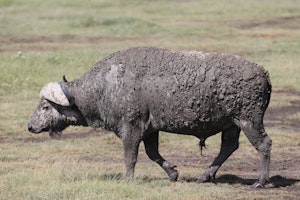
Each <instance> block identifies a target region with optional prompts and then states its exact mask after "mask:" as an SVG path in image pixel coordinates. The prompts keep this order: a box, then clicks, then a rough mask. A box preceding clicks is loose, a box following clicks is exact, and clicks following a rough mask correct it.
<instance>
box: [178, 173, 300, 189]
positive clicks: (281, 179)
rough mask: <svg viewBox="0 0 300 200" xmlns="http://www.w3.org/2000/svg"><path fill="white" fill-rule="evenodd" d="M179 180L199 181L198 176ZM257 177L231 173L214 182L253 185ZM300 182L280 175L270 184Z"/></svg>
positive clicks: (285, 184) (283, 185) (286, 184)
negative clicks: (250, 177) (245, 177)
mask: <svg viewBox="0 0 300 200" xmlns="http://www.w3.org/2000/svg"><path fill="white" fill-rule="evenodd" d="M179 181H182V182H197V179H196V178H190V177H182V178H180V180H179ZM255 181H256V179H243V178H240V177H238V176H236V175H231V174H225V175H222V176H220V177H218V178H216V179H215V180H213V181H212V182H213V183H215V184H218V183H228V184H242V185H252V184H253V183H254V182H255ZM298 182H300V179H292V178H285V177H282V176H280V175H276V176H272V177H271V178H270V179H269V181H268V184H271V185H272V186H271V188H279V187H287V186H292V185H294V184H296V183H298Z"/></svg>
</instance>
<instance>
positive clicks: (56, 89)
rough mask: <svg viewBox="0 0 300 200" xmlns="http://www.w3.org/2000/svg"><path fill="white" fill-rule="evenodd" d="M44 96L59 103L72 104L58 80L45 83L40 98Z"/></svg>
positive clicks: (63, 104)
mask: <svg viewBox="0 0 300 200" xmlns="http://www.w3.org/2000/svg"><path fill="white" fill-rule="evenodd" d="M42 97H43V98H45V99H47V100H49V101H52V102H53V103H56V104H58V105H62V106H71V104H70V102H69V100H68V98H67V97H66V95H65V94H64V92H63V90H62V88H61V86H60V84H59V83H57V82H50V83H48V84H47V85H45V86H44V87H43V88H42V90H41V91H40V98H42Z"/></svg>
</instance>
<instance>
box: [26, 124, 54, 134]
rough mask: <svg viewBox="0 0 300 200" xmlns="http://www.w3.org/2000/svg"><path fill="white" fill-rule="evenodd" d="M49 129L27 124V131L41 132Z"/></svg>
mask: <svg viewBox="0 0 300 200" xmlns="http://www.w3.org/2000/svg"><path fill="white" fill-rule="evenodd" d="M48 130H49V128H34V127H32V126H31V125H28V131H29V132H31V133H35V134H38V133H42V132H47V131H48Z"/></svg>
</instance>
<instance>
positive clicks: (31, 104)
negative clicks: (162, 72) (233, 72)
mask: <svg viewBox="0 0 300 200" xmlns="http://www.w3.org/2000/svg"><path fill="white" fill-rule="evenodd" d="M299 13H300V4H299V2H298V1H294V0H287V1H275V2H274V1H270V0H263V1H235V0H230V1H226V2H218V3H214V2H213V1H201V2H199V1H193V0H191V1H167V0H166V1H164V0H161V1H140V0H130V1H118V0H116V1H106V0H101V1H98V0H92V1H89V2H88V3H87V2H84V1H79V0H74V1H69V0H67V1H58V0H54V1H45V2H41V1H36V0H29V1H21V0H13V1H12V0H0V44H1V45H0V179H1V181H0V199H202V198H203V199H297V198H298V197H299V196H300V193H299V188H300V183H299V179H300V171H299V164H300V160H299V157H300V155H299V146H300V144H299V141H300V134H299V131H300V130H299V129H300V128H299V124H300V123H299V122H300V118H299V110H300V109H299V108H300V106H299V102H300V95H299V91H300V82H299V80H300V79H299V77H300V74H299V73H300V70H299V68H300V66H299V54H300V41H299V37H300V26H299V24H300V17H299ZM147 45H149V46H158V47H165V48H170V49H198V50H208V51H222V52H229V53H237V54H239V55H242V56H244V57H245V58H247V59H248V60H251V61H254V62H256V63H259V64H261V65H263V66H265V68H266V69H267V70H269V72H270V75H271V80H272V83H273V88H274V91H275V92H274V93H273V95H272V101H271V104H270V111H269V114H267V116H266V118H267V119H266V125H267V131H268V133H269V135H270V136H271V138H272V139H273V150H272V163H271V170H272V173H271V176H272V178H271V183H270V184H269V185H268V187H267V189H265V190H251V189H249V185H250V184H251V183H252V182H254V181H255V178H256V177H257V175H258V171H257V168H258V155H257V153H256V150H255V149H254V148H253V147H252V146H251V145H250V144H249V142H248V140H247V139H246V138H245V137H244V136H243V135H242V136H241V138H240V148H239V150H238V151H236V152H235V153H234V154H233V155H232V157H230V158H229V160H228V161H227V162H226V163H225V164H224V166H222V168H221V170H220V172H219V174H218V177H217V180H216V183H206V184H197V183H195V182H194V180H195V178H197V177H198V176H200V175H201V173H203V172H204V170H205V169H206V168H207V167H208V166H209V164H210V163H211V162H212V160H213V158H214V157H215V156H216V154H217V153H218V152H219V146H220V135H216V136H214V137H211V138H209V139H208V140H207V146H208V149H206V150H204V152H203V153H204V155H205V157H202V156H200V152H199V148H198V140H197V139H195V138H193V137H188V136H179V135H172V134H167V133H162V134H161V138H160V145H161V153H162V155H164V156H165V158H166V159H168V160H170V161H171V162H173V163H175V164H177V165H178V169H179V171H180V180H179V182H177V183H170V182H169V181H168V179H167V176H166V174H165V173H164V172H163V171H162V170H161V169H160V168H159V166H157V165H156V164H155V163H153V162H152V161H150V160H149V159H148V158H147V156H146V154H145V152H144V149H143V145H141V147H140V154H139V162H138V164H137V167H136V180H134V181H133V182H132V183H130V184H128V183H126V182H125V181H124V168H125V164H124V161H123V150H122V144H121V141H120V140H119V139H118V138H116V137H115V136H114V135H113V134H111V133H109V134H108V133H104V132H103V131H101V130H98V131H95V130H93V129H89V128H88V129H84V128H70V129H68V130H67V131H66V132H65V133H64V135H63V138H62V139H61V140H59V141H57V140H51V139H49V137H48V135H47V134H43V135H37V136H34V135H31V134H29V133H28V132H27V130H26V129H27V120H28V117H29V115H30V114H31V112H32V111H33V109H34V108H35V106H36V104H37V103H38V91H39V90H40V88H41V87H42V86H43V85H44V84H45V83H46V82H49V81H55V80H59V79H61V76H62V75H63V74H66V75H67V78H68V79H69V80H72V79H74V78H77V77H79V76H80V75H82V74H83V73H84V72H85V71H86V70H87V69H88V68H90V66H91V65H92V64H94V63H96V62H97V61H98V60H100V59H101V58H103V57H104V56H105V55H108V54H109V53H111V52H114V51H116V50H120V49H124V48H128V47H131V46H147Z"/></svg>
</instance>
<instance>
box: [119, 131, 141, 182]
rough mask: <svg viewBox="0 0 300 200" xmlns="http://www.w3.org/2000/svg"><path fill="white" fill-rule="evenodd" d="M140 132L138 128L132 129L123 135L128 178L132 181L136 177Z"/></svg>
mask: <svg viewBox="0 0 300 200" xmlns="http://www.w3.org/2000/svg"><path fill="white" fill-rule="evenodd" d="M139 136H140V132H138V131H137V130H135V131H130V132H128V134H126V135H125V137H123V139H122V141H123V146H124V153H125V163H126V179H127V181H131V180H132V179H133V177H134V168H135V164H136V162H137V157H138V150H139V145H140V142H141V139H140V137H139Z"/></svg>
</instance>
